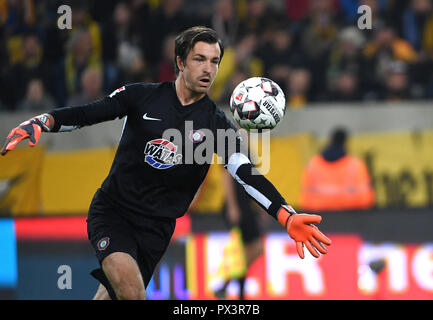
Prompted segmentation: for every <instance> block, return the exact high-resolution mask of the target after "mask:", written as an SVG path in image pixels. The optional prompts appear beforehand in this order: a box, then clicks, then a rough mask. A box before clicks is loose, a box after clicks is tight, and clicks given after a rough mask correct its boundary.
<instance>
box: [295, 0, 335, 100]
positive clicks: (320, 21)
mask: <svg viewBox="0 0 433 320" xmlns="http://www.w3.org/2000/svg"><path fill="white" fill-rule="evenodd" d="M302 29H303V31H302V33H301V34H300V37H301V38H300V46H301V48H302V51H303V53H304V54H305V57H306V58H307V59H308V65H309V68H310V71H311V74H312V80H311V86H312V92H314V93H315V96H314V97H313V99H314V100H317V99H319V98H320V97H321V96H322V95H323V94H324V93H325V91H326V86H324V85H323V84H324V83H326V68H327V65H328V59H329V58H328V56H329V52H330V50H331V48H332V45H333V43H334V41H335V40H336V38H337V34H338V24H337V21H336V19H335V11H334V7H333V5H332V1H331V0H311V7H310V12H309V15H308V17H307V18H306V19H305V21H304V22H303V28H302Z"/></svg>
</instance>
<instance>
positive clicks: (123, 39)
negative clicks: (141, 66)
mask: <svg viewBox="0 0 433 320" xmlns="http://www.w3.org/2000/svg"><path fill="white" fill-rule="evenodd" d="M132 18H133V17H132V12H131V7H130V6H129V4H128V2H126V1H120V2H118V3H117V4H116V6H115V7H114V11H113V13H112V17H111V18H110V19H109V20H108V21H106V22H105V24H104V26H103V28H102V43H103V58H104V60H105V61H110V62H113V63H116V62H118V61H121V62H122V57H119V55H120V53H121V50H122V49H121V48H122V47H126V48H128V49H129V47H134V46H135V45H136V44H137V42H138V39H137V36H136V33H134V31H135V30H134V27H133V24H132V23H133V19H132ZM131 50H136V49H135V48H134V49H131Z"/></svg>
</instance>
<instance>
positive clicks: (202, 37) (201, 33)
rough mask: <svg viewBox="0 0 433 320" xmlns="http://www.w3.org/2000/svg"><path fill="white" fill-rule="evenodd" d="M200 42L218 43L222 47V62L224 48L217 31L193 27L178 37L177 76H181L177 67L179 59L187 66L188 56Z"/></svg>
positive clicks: (175, 59) (175, 54)
mask: <svg viewBox="0 0 433 320" xmlns="http://www.w3.org/2000/svg"><path fill="white" fill-rule="evenodd" d="M198 41H203V42H206V43H218V44H219V46H220V50H221V54H220V62H221V59H222V58H223V55H224V46H223V44H222V41H221V39H220V38H219V37H218V34H217V33H216V31H215V30H213V29H211V28H207V27H203V26H196V27H191V28H189V29H187V30H185V31H183V32H182V33H181V34H179V35H178V36H177V37H176V40H175V46H174V70H175V71H176V76H177V75H178V74H179V67H178V65H177V57H180V59H181V60H182V62H183V63H184V64H185V61H186V57H187V56H188V54H189V52H190V51H191V49H192V48H193V47H194V45H195V44H196V43H197V42H198Z"/></svg>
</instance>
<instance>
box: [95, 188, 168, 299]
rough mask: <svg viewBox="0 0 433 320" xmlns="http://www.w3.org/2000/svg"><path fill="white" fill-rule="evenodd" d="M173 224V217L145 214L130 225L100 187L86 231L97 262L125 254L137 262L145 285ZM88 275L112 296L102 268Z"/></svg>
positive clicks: (163, 251) (164, 247)
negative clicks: (119, 253) (113, 254)
mask: <svg viewBox="0 0 433 320" xmlns="http://www.w3.org/2000/svg"><path fill="white" fill-rule="evenodd" d="M175 226H176V219H171V218H158V217H149V216H143V217H140V224H139V225H137V223H135V224H134V223H132V222H131V221H129V220H127V219H126V218H125V217H124V216H122V210H121V209H119V208H117V207H116V206H114V205H113V203H112V202H111V201H110V200H109V198H108V197H107V195H105V194H104V193H103V191H101V190H100V189H99V190H98V191H97V192H96V194H95V196H94V197H93V200H92V203H91V204H90V209H89V214H88V217H87V234H88V237H89V240H90V242H91V244H92V247H93V248H94V250H95V253H96V257H97V259H98V261H99V264H100V265H102V260H104V258H105V257H107V256H108V255H109V254H111V253H113V252H125V253H128V254H129V255H131V256H132V257H133V258H134V259H135V260H136V261H137V264H138V266H139V268H140V272H141V274H142V277H143V281H144V285H145V287H147V285H148V284H149V281H150V279H151V277H152V275H153V272H154V270H155V267H156V265H157V264H158V262H159V261H160V260H161V258H162V256H163V255H164V253H165V251H166V250H167V247H168V245H169V243H170V239H171V236H172V234H173V232H174V228H175ZM91 274H92V276H93V277H95V278H96V279H97V280H99V282H101V283H102V285H104V287H105V288H106V289H107V291H108V293H109V294H110V297H111V298H112V299H116V295H115V293H114V290H113V288H112V287H111V285H110V283H109V282H108V279H107V278H106V276H105V274H104V272H103V271H102V269H101V268H100V269H96V270H93V271H92V272H91Z"/></svg>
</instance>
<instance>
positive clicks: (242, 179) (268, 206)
mask: <svg viewBox="0 0 433 320" xmlns="http://www.w3.org/2000/svg"><path fill="white" fill-rule="evenodd" d="M225 167H226V169H227V170H228V171H229V172H230V174H231V175H232V176H233V177H234V178H235V180H236V181H237V182H238V183H240V184H241V185H242V186H243V187H244V189H245V191H246V192H247V193H248V194H249V196H250V197H252V198H253V199H254V200H255V201H256V202H257V203H258V204H259V205H260V206H261V207H262V208H263V209H265V210H266V211H267V212H268V213H269V214H270V215H271V216H272V217H274V218H275V219H276V220H277V221H278V222H279V223H280V224H281V225H282V226H283V227H284V228H285V229H286V230H287V232H288V233H289V235H290V237H291V238H292V239H293V240H294V241H295V242H296V249H297V252H298V255H299V257H300V258H301V259H303V258H304V250H303V247H304V246H305V247H307V249H308V251H310V253H311V254H312V255H313V256H314V257H315V258H318V257H319V256H320V254H319V253H321V254H326V253H327V252H328V251H327V249H326V248H325V246H324V245H323V244H325V245H328V246H329V245H331V240H330V239H329V238H327V237H326V236H325V235H324V234H323V233H322V232H320V231H319V229H318V228H317V227H316V226H315V225H314V224H318V223H320V221H321V220H322V218H321V217H320V216H318V215H313V214H305V213H301V214H298V213H296V211H295V210H294V209H293V208H292V207H291V206H290V205H288V204H287V202H286V201H285V200H284V198H283V197H282V196H281V195H280V193H279V192H278V191H277V190H276V188H275V187H274V186H273V185H272V183H271V182H270V181H269V180H268V179H266V178H265V177H264V176H263V175H262V174H260V173H259V172H258V171H257V169H255V168H254V167H253V166H252V164H251V162H250V161H249V159H248V157H247V156H245V155H243V154H242V153H234V154H232V155H231V157H230V158H229V161H228V164H227V165H226V166H225Z"/></svg>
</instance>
